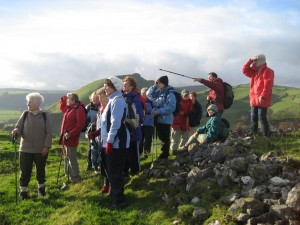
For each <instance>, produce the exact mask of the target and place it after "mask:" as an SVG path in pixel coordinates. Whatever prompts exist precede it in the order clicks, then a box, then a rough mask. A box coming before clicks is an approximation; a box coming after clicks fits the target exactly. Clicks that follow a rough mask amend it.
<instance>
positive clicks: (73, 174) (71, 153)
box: [67, 147, 81, 182]
mask: <svg viewBox="0 0 300 225" xmlns="http://www.w3.org/2000/svg"><path fill="white" fill-rule="evenodd" d="M67 153H68V157H69V167H70V168H69V172H70V178H71V182H78V181H79V180H80V178H81V177H80V175H79V167H78V162H77V156H76V155H77V147H68V152H67Z"/></svg>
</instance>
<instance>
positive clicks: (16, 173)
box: [12, 135, 18, 204]
mask: <svg viewBox="0 0 300 225" xmlns="http://www.w3.org/2000/svg"><path fill="white" fill-rule="evenodd" d="M12 143H13V145H14V149H15V159H14V163H15V184H16V204H17V203H18V171H17V169H18V166H17V136H16V135H13V136H12Z"/></svg>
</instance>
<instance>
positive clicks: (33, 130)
mask: <svg viewBox="0 0 300 225" xmlns="http://www.w3.org/2000/svg"><path fill="white" fill-rule="evenodd" d="M25 112H26V111H24V112H23V113H22V115H21V117H20V119H19V120H18V122H17V123H16V125H15V128H16V129H18V134H19V135H20V136H21V141H20V147H19V151H20V152H27V153H41V152H42V149H43V147H47V148H51V145H52V128H51V121H50V116H49V113H48V112H45V115H46V120H45V119H44V117H43V112H44V111H43V110H40V111H38V112H37V113H35V112H31V111H28V114H27V117H26V119H25V120H24V113H25Z"/></svg>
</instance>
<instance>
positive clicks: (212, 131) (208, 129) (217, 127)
mask: <svg viewBox="0 0 300 225" xmlns="http://www.w3.org/2000/svg"><path fill="white" fill-rule="evenodd" d="M221 131H222V121H221V117H220V115H219V113H215V114H213V115H212V116H211V117H210V118H209V120H208V121H207V123H206V124H205V125H204V126H202V127H199V128H198V129H197V133H198V134H205V142H214V141H217V140H218V138H219V134H220V132H221Z"/></svg>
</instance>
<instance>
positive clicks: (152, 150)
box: [150, 126, 155, 170]
mask: <svg viewBox="0 0 300 225" xmlns="http://www.w3.org/2000/svg"><path fill="white" fill-rule="evenodd" d="M154 134H155V126H154V127H153V134H152V147H151V155H152V161H151V166H150V170H151V169H153V167H154V163H153V154H154V153H153V152H154Z"/></svg>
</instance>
